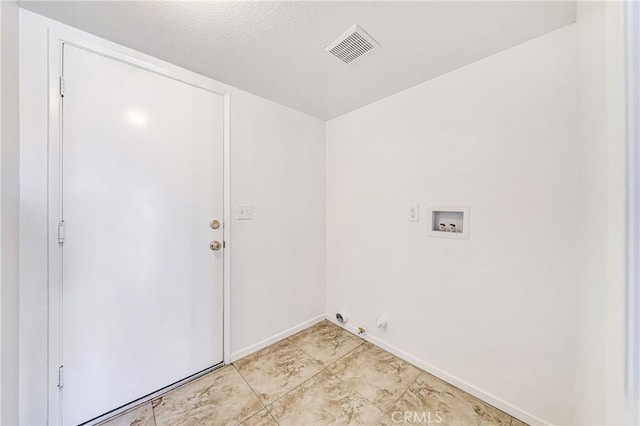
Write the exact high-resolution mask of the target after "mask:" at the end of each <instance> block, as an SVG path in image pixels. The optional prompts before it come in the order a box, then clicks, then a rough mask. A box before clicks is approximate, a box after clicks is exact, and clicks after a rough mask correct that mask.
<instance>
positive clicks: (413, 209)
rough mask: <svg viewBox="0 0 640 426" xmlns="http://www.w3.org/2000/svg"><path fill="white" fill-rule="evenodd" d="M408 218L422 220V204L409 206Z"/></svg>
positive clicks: (414, 220)
mask: <svg viewBox="0 0 640 426" xmlns="http://www.w3.org/2000/svg"><path fill="white" fill-rule="evenodd" d="M407 219H408V220H409V222H420V206H418V205H415V206H409V213H408V217H407Z"/></svg>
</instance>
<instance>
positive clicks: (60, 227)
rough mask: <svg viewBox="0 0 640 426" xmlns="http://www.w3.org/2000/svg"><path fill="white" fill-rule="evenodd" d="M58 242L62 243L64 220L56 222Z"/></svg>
mask: <svg viewBox="0 0 640 426" xmlns="http://www.w3.org/2000/svg"><path fill="white" fill-rule="evenodd" d="M58 242H59V243H60V244H62V243H64V220H63V221H60V222H58Z"/></svg>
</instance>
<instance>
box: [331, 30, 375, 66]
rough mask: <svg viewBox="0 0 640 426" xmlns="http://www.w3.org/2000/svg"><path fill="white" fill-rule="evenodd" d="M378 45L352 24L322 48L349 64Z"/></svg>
mask: <svg viewBox="0 0 640 426" xmlns="http://www.w3.org/2000/svg"><path fill="white" fill-rule="evenodd" d="M378 47H380V45H379V44H378V43H377V42H376V41H375V40H374V39H373V38H372V37H371V36H370V35H369V34H367V33H366V32H365V30H363V29H362V28H360V27H359V26H358V25H354V26H353V27H351V28H349V29H348V30H347V31H345V32H344V33H343V34H342V35H341V36H340V37H338V38H337V39H335V40H334V41H333V42H332V43H331V44H330V45H328V46H327V47H325V48H324V50H325V51H327V52H329V53H331V54H332V55H333V56H335V57H336V58H338V59H340V60H341V61H342V62H344V63H345V64H350V63H351V62H353V61H355V60H356V59H358V58H359V57H361V56H362V55H364V54H365V53H368V52H371V51H372V50H373V49H376V48H378Z"/></svg>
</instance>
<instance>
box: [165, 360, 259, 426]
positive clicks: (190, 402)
mask: <svg viewBox="0 0 640 426" xmlns="http://www.w3.org/2000/svg"><path fill="white" fill-rule="evenodd" d="M153 406H154V411H155V417H156V422H157V424H158V426H165V425H166V426H169V425H170V426H177V425H181V426H182V425H185V426H186V425H194V426H195V425H205V424H207V425H223V424H224V425H237V424H240V423H241V422H242V421H244V420H246V419H248V418H249V417H251V416H252V415H254V414H255V413H257V412H258V411H260V410H261V409H263V408H264V407H263V405H262V403H260V401H259V400H258V398H257V397H256V396H255V394H254V393H253V391H252V390H251V388H249V386H247V384H246V382H245V381H244V380H243V379H242V377H241V376H240V374H239V373H238V371H237V370H236V369H235V368H234V367H233V366H232V365H229V366H226V367H223V368H221V369H219V370H216V371H214V372H212V373H210V374H207V375H206V376H203V377H201V378H199V379H197V380H194V381H193V382H191V383H188V384H186V385H184V386H181V387H179V388H177V389H175V390H172V391H171V392H169V393H167V394H166V395H164V396H162V397H161V398H159V399H158V400H155V401H154V404H153Z"/></svg>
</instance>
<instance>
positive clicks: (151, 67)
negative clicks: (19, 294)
mask: <svg viewBox="0 0 640 426" xmlns="http://www.w3.org/2000/svg"><path fill="white" fill-rule="evenodd" d="M48 36H49V37H48V40H49V41H48V44H49V45H48V83H49V84H48V91H49V93H48V100H49V109H48V153H47V162H48V168H49V170H48V171H47V176H48V183H47V192H48V203H47V204H48V206H47V209H48V211H47V224H48V227H47V252H48V253H47V257H48V266H47V278H48V293H49V296H48V319H49V325H48V337H47V340H48V343H47V346H48V379H47V389H48V392H47V394H48V398H47V399H48V401H47V407H48V408H47V412H48V416H47V417H48V421H47V422H48V424H50V425H60V424H62V409H61V408H62V405H61V404H62V398H61V394H60V390H59V388H58V387H57V385H58V369H59V366H60V365H62V353H61V351H62V339H61V337H62V335H61V334H62V309H61V307H62V306H61V305H62V303H61V302H62V292H61V288H62V286H61V284H62V250H61V247H60V245H59V243H58V222H59V220H60V217H61V207H62V203H61V187H62V185H61V172H62V170H61V165H62V157H61V155H60V154H61V142H62V108H61V106H62V105H61V99H62V98H61V96H60V77H61V76H62V62H63V61H62V55H63V46H64V45H71V46H74V47H76V48H80V49H83V50H86V51H89V52H92V53H95V54H98V55H101V56H104V57H107V58H109V59H112V60H116V61H119V62H122V63H125V64H129V65H132V66H135V67H137V68H140V69H144V70H147V71H151V72H153V73H156V74H159V75H162V76H165V77H167V78H171V79H173V80H177V81H180V82H183V83H186V84H189V85H191V86H195V87H198V88H201V89H203V90H207V91H209V92H212V93H215V94H218V95H221V96H223V98H224V101H223V103H224V105H223V168H224V170H223V215H224V217H223V218H222V223H223V241H224V242H225V248H224V252H223V330H222V333H223V342H222V350H223V364H229V363H230V361H231V359H230V358H231V357H230V354H231V345H230V343H231V336H230V330H231V324H230V320H231V311H230V307H231V299H230V289H231V248H232V244H231V129H230V125H231V111H230V107H231V93H230V92H231V88H230V87H229V86H227V85H224V84H221V83H218V82H216V81H215V80H212V79H210V78H207V77H204V76H202V75H200V74H196V73H194V72H191V71H188V70H185V69H183V68H180V67H177V66H175V65H172V64H169V63H167V62H164V61H161V60H159V59H155V58H152V57H150V56H148V55H145V54H142V53H139V52H137V51H134V50H132V49H129V48H126V47H123V46H120V45H118V44H115V43H112V42H108V41H106V40H102V39H99V38H95V37H91V38H89V37H82V36H80V35H77V33H76V34H73V33H67V32H59V31H56V30H53V29H49V34H48ZM206 371H208V370H205V372H206ZM178 383H180V382H178ZM151 396H153V394H152V395H151ZM151 396H149V398H150V397H151Z"/></svg>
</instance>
